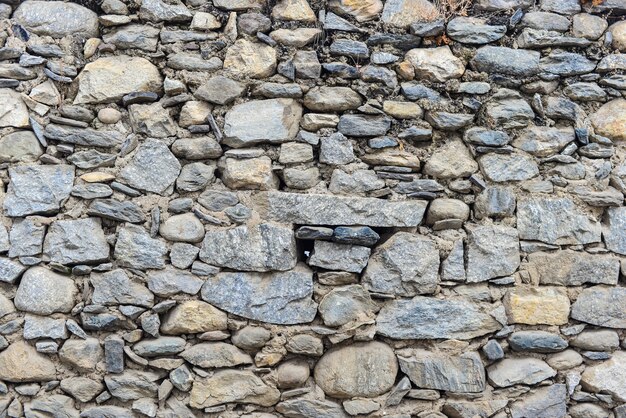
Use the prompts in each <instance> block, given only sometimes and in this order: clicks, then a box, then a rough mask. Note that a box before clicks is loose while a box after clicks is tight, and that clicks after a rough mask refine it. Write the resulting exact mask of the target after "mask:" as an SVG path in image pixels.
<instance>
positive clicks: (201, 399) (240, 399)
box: [189, 370, 280, 408]
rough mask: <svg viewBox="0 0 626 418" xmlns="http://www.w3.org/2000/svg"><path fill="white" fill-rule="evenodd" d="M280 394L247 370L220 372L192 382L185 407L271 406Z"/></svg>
mask: <svg viewBox="0 0 626 418" xmlns="http://www.w3.org/2000/svg"><path fill="white" fill-rule="evenodd" d="M279 399H280V391H279V390H278V389H276V388H275V387H273V386H270V385H268V384H267V383H265V382H264V381H263V380H261V378H260V377H258V376H256V375H255V374H254V373H252V372H251V371H248V370H220V371H217V372H215V373H214V374H213V375H212V376H211V377H208V378H204V379H196V380H194V383H193V387H192V388H191V396H190V400H189V405H190V406H191V407H192V408H206V407H212V406H216V405H221V404H223V403H244V404H253V405H260V406H272V405H275V404H276V403H277V402H278V401H279Z"/></svg>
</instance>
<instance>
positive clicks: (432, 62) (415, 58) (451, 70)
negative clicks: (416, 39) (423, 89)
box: [405, 46, 465, 83]
mask: <svg viewBox="0 0 626 418" xmlns="http://www.w3.org/2000/svg"><path fill="white" fill-rule="evenodd" d="M405 59H406V60H408V61H409V62H410V63H411V64H412V65H413V67H414V68H415V75H416V76H417V77H418V78H420V79H425V80H428V81H433V82H438V83H443V82H445V81H447V80H451V79H455V78H460V77H461V76H462V75H463V73H464V72H465V65H463V62H462V61H461V60H460V59H459V58H457V57H455V56H454V54H453V53H452V51H451V50H450V47H448V46H442V47H438V48H429V49H412V50H410V51H408V52H407V53H406V55H405Z"/></svg>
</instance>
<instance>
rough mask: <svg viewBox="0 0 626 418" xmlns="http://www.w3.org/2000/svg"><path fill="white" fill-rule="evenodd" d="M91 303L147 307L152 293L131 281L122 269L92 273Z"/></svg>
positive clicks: (151, 303) (152, 299)
mask: <svg viewBox="0 0 626 418" xmlns="http://www.w3.org/2000/svg"><path fill="white" fill-rule="evenodd" d="M91 284H92V285H93V287H94V292H93V296H92V297H91V299H92V301H93V303H96V304H101V305H137V306H144V307H146V308H149V307H151V306H152V305H153V302H154V295H153V294H152V293H151V292H150V291H149V290H148V289H147V288H146V287H145V286H144V285H143V284H140V283H136V282H134V281H132V280H131V279H130V278H129V277H128V275H127V274H126V272H125V271H124V270H122V269H117V270H113V271H108V272H106V273H102V274H95V273H94V274H93V275H92V276H91Z"/></svg>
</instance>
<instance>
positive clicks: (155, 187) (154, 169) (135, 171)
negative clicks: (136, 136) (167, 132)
mask: <svg viewBox="0 0 626 418" xmlns="http://www.w3.org/2000/svg"><path fill="white" fill-rule="evenodd" d="M180 168H181V165H180V163H179V162H178V160H177V159H176V157H175V156H174V154H172V153H171V151H170V150H169V148H168V147H167V145H165V144H164V143H163V142H160V141H156V140H149V141H146V142H144V143H143V144H142V145H140V146H139V149H138V150H137V152H136V153H135V155H134V156H133V159H132V160H131V161H130V162H129V163H128V164H126V165H125V166H124V168H122V170H121V171H120V174H119V178H120V179H121V180H122V181H124V182H126V183H127V184H128V185H129V186H130V187H134V188H136V189H139V190H144V191H147V192H152V193H158V194H167V192H168V190H170V188H171V187H172V185H173V184H174V182H175V181H176V178H177V177H178V174H179V173H180Z"/></svg>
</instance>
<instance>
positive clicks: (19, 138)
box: [0, 131, 43, 163]
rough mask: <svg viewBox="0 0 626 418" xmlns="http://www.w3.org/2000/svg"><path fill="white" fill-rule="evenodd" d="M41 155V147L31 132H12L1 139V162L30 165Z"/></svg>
mask: <svg viewBox="0 0 626 418" xmlns="http://www.w3.org/2000/svg"><path fill="white" fill-rule="evenodd" d="M41 154H43V151H42V149H41V145H40V144H39V141H38V140H37V137H36V136H35V134H34V133H32V132H31V131H16V132H12V133H10V134H8V135H6V136H4V137H2V139H0V162H8V163H17V162H20V163H30V162H34V161H37V159H38V158H39V156H41Z"/></svg>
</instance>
